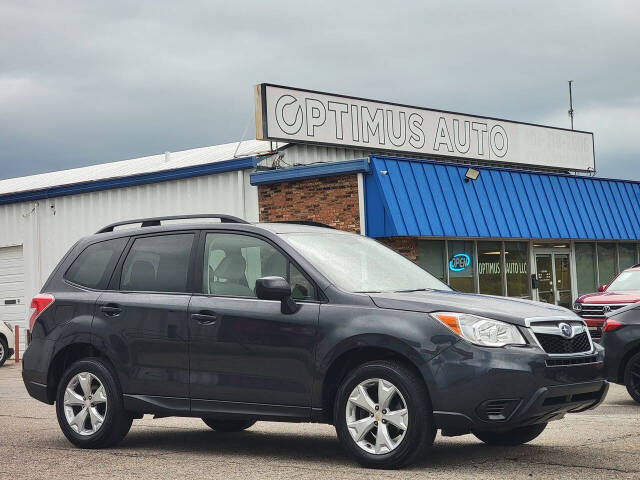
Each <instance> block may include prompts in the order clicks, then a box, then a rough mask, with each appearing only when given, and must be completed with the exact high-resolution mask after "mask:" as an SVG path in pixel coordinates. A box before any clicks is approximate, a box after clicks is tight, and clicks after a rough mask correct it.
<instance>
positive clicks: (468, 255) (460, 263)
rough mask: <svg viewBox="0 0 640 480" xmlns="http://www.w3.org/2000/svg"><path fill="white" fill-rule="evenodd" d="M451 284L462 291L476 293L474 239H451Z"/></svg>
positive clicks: (449, 265) (449, 266)
mask: <svg viewBox="0 0 640 480" xmlns="http://www.w3.org/2000/svg"><path fill="white" fill-rule="evenodd" d="M448 243H449V262H448V265H447V268H448V269H449V286H450V287H451V288H453V289H454V290H458V291H460V292H468V293H474V292H475V291H476V288H475V263H474V261H473V244H474V242H473V241H468V242H465V241H458V240H453V241H449V242H448Z"/></svg>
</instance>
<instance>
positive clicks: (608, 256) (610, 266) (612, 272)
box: [598, 243, 617, 285]
mask: <svg viewBox="0 0 640 480" xmlns="http://www.w3.org/2000/svg"><path fill="white" fill-rule="evenodd" d="M616 273H617V272H616V245H615V244H614V243H598V274H599V278H600V280H599V281H600V284H601V285H605V284H606V285H608V284H609V283H611V281H612V280H613V279H614V277H615V276H616Z"/></svg>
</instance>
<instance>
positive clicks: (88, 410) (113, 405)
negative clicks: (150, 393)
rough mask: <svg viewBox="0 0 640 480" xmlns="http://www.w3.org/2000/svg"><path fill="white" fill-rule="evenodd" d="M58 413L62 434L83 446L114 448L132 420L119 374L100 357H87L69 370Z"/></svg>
mask: <svg viewBox="0 0 640 480" xmlns="http://www.w3.org/2000/svg"><path fill="white" fill-rule="evenodd" d="M56 414H57V416H58V424H59V425H60V428H61V430H62V433H64V435H65V437H67V439H68V440H69V441H70V442H71V443H73V444H74V445H75V446H77V447H80V448H106V447H111V446H113V445H115V444H117V443H118V442H120V441H121V440H122V439H123V438H124V437H125V435H126V434H127V433H128V432H129V429H130V428H131V423H132V422H133V416H132V415H131V413H130V412H127V411H126V410H125V409H124V406H123V401H122V390H121V389H120V385H119V384H118V381H117V378H116V375H115V374H114V373H113V371H112V370H111V368H110V367H109V365H108V364H107V363H106V362H104V361H103V360H101V359H100V358H85V359H83V360H79V361H77V362H75V363H74V364H73V365H71V366H70V367H69V368H68V369H67V371H66V372H65V373H64V375H63V376H62V379H61V380H60V384H59V385H58V392H57V395H56Z"/></svg>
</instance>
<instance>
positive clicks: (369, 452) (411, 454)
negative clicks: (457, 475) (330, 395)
mask: <svg viewBox="0 0 640 480" xmlns="http://www.w3.org/2000/svg"><path fill="white" fill-rule="evenodd" d="M334 425H335V428H336V432H337V434H338V438H339V439H340V443H341V444H342V446H343V447H344V449H345V450H347V452H349V453H350V454H352V455H353V456H354V457H355V458H356V460H357V461H358V462H359V463H360V464H362V465H363V466H365V467H369V468H386V469H391V468H400V467H403V466H406V465H409V464H410V463H412V462H413V461H414V460H415V459H416V458H417V457H418V455H420V454H421V453H423V452H424V451H426V449H427V448H428V447H430V446H431V445H432V444H433V439H434V438H435V433H436V430H435V427H434V423H433V411H432V409H431V402H430V399H429V395H428V392H427V388H426V386H425V384H424V381H423V380H422V378H420V377H419V376H418V375H417V374H415V373H414V372H413V370H412V369H410V368H408V367H407V366H405V365H404V364H403V363H400V362H397V361H387V360H379V361H372V362H368V363H365V364H363V365H361V366H359V367H357V368H356V369H355V370H353V371H352V372H351V373H350V374H349V375H347V377H346V378H345V380H344V381H343V382H342V384H341V385H340V388H339V389H338V393H337V395H336V399H335V405H334Z"/></svg>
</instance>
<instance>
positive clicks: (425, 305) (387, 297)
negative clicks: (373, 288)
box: [370, 290, 582, 326]
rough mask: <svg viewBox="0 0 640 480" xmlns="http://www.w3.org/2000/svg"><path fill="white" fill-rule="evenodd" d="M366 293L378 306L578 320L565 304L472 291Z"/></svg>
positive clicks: (513, 319) (509, 318)
mask: <svg viewBox="0 0 640 480" xmlns="http://www.w3.org/2000/svg"><path fill="white" fill-rule="evenodd" d="M370 296H371V299H372V300H373V302H374V303H375V304H376V305H377V306H378V307H380V308H388V309H392V310H408V311H412V312H425V313H432V312H459V313H470V314H474V315H480V316H482V317H487V318H494V319H496V320H502V321H503V322H507V323H512V324H514V325H522V326H524V325H525V319H527V318H534V317H563V318H566V319H573V318H575V319H576V320H582V319H581V318H580V317H578V316H577V315H576V314H575V313H573V312H572V311H571V310H567V309H566V308H563V307H557V306H555V305H550V304H548V303H540V302H533V301H531V300H523V299H519V298H508V297H496V296H491V295H476V294H472V293H460V292H453V291H444V290H437V291H435V290H428V291H420V292H405V293H403V292H397V293H391V292H389V293H376V294H371V295H370Z"/></svg>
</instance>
